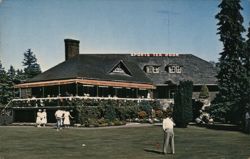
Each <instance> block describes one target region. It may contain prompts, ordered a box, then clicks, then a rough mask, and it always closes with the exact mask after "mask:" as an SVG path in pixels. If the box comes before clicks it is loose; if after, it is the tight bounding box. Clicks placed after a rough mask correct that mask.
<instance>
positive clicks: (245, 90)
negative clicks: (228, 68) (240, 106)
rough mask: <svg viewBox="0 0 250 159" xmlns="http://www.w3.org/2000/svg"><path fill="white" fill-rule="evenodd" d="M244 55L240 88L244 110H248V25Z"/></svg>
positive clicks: (249, 85) (249, 86) (249, 101)
mask: <svg viewBox="0 0 250 159" xmlns="http://www.w3.org/2000/svg"><path fill="white" fill-rule="evenodd" d="M245 44H246V45H245V54H244V60H243V66H244V67H245V77H244V80H243V81H244V82H243V86H242V98H243V103H244V105H245V107H246V108H245V109H246V110H247V109H250V98H249V95H250V23H249V28H248V34H247V40H246V43H245Z"/></svg>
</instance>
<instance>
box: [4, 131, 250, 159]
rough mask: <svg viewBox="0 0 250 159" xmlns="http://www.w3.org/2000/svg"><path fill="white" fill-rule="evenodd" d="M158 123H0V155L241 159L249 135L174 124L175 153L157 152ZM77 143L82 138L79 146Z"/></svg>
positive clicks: (249, 148) (247, 152)
mask: <svg viewBox="0 0 250 159" xmlns="http://www.w3.org/2000/svg"><path fill="white" fill-rule="evenodd" d="M162 138H163V134H162V130H161V127H159V126H152V127H137V128H114V129H79V128H77V129H76V128H75V129H74V128H71V129H64V130H62V131H60V132H57V131H56V130H55V129H52V128H35V127H0V159H22V158H23V159H37V158H43V159H50V158H51V159H56V158H60V159H64V158H65V159H66V158H71V159H72V158H77V159H78V158H85V159H93V158H95V159H96V158H100V159H110V158H114V159H127V158H129V159H161V158H183V159H188V158H191V159H195V158H197V159H200V158H209V159H210V158H216V159H228V158H232V159H244V158H245V159H247V158H250V135H245V134H243V133H240V132H232V131H215V130H210V129H205V128H198V127H189V128H187V129H181V128H175V148H176V154H174V155H170V154H168V155H162V154H160V153H159V152H160V151H161V148H160V149H158V148H157V146H156V145H157V143H160V144H161V147H162ZM82 144H86V146H85V147H83V146H82Z"/></svg>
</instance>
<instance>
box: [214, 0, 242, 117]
mask: <svg viewBox="0 0 250 159" xmlns="http://www.w3.org/2000/svg"><path fill="white" fill-rule="evenodd" d="M218 7H219V8H220V9H221V10H220V12H219V13H218V14H217V15H216V16H215V18H216V19H218V20H219V22H218V24H217V25H218V34H219V35H220V41H221V42H222V43H223V45H224V48H223V51H222V52H221V53H220V58H219V64H218V66H219V71H218V75H217V78H218V87H219V93H218V95H217V97H216V99H215V100H216V104H217V106H215V107H214V108H219V109H220V110H221V111H222V114H223V115H224V117H225V118H227V119H226V120H230V121H232V122H239V121H241V117H242V113H243V109H242V105H241V104H240V103H241V93H242V92H241V86H242V77H243V76H244V75H243V74H242V72H244V70H245V68H244V67H243V65H242V59H243V55H244V51H243V48H244V39H243V37H242V33H243V32H244V31H245V29H244V27H243V25H242V23H243V17H242V15H241V13H240V10H242V7H241V5H240V0H222V2H221V3H220V4H219V6H218ZM218 105H219V106H218ZM215 111H217V110H215Z"/></svg>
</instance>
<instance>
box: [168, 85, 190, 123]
mask: <svg viewBox="0 0 250 159" xmlns="http://www.w3.org/2000/svg"><path fill="white" fill-rule="evenodd" d="M192 93H193V82H192V81H181V82H180V85H179V86H178V88H177V91H176V93H175V97H174V110H173V117H174V122H175V123H176V126H178V127H187V124H188V123H189V122H190V121H191V120H192V118H193V113H192Z"/></svg>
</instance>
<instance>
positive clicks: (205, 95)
mask: <svg viewBox="0 0 250 159" xmlns="http://www.w3.org/2000/svg"><path fill="white" fill-rule="evenodd" d="M208 97H209V90H208V88H207V86H206V85H202V87H201V92H200V95H199V98H202V99H206V98H208Z"/></svg>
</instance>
